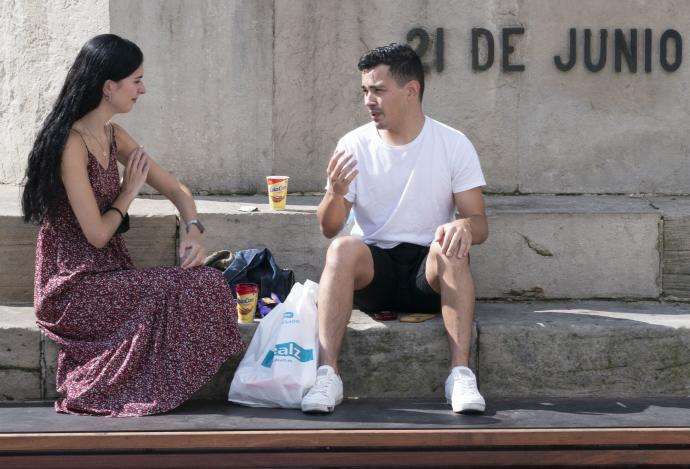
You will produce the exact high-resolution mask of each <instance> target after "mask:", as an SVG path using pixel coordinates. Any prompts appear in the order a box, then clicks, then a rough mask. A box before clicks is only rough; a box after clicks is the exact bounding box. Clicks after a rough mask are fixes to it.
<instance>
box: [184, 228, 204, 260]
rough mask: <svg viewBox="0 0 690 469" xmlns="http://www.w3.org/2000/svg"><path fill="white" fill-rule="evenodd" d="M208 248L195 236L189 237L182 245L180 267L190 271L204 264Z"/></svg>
mask: <svg viewBox="0 0 690 469" xmlns="http://www.w3.org/2000/svg"><path fill="white" fill-rule="evenodd" d="M205 258H206V248H204V244H203V243H202V242H201V238H200V237H198V236H194V235H191V234H189V235H187V237H186V238H185V239H184V240H183V241H182V242H181V243H180V265H181V267H182V268H183V269H190V268H192V267H196V266H198V265H201V264H203V263H204V259H205Z"/></svg>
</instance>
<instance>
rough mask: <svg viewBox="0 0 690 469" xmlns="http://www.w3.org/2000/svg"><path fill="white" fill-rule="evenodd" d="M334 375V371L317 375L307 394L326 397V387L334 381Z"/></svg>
mask: <svg viewBox="0 0 690 469" xmlns="http://www.w3.org/2000/svg"><path fill="white" fill-rule="evenodd" d="M336 376H337V375H336V374H335V373H332V374H329V375H320V376H317V377H316V382H315V383H314V386H312V388H311V389H310V390H309V394H311V395H318V396H321V397H325V398H328V397H329V395H328V389H329V388H330V387H331V385H332V384H333V382H334V381H335V378H336Z"/></svg>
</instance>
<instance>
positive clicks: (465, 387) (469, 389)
mask: <svg viewBox="0 0 690 469" xmlns="http://www.w3.org/2000/svg"><path fill="white" fill-rule="evenodd" d="M453 383H454V386H458V385H460V391H461V392H462V393H463V394H476V393H477V392H478V390H477V385H476V383H475V380H474V379H472V376H469V375H466V374H464V373H455V376H453Z"/></svg>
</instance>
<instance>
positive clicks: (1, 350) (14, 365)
mask: <svg viewBox="0 0 690 469" xmlns="http://www.w3.org/2000/svg"><path fill="white" fill-rule="evenodd" d="M0 324H2V326H1V327H0V370H2V369H5V370H7V369H18V370H23V371H27V372H34V371H39V370H40V368H41V357H40V353H41V344H40V342H41V336H40V333H39V331H38V327H37V326H36V319H35V317H34V314H33V308H31V307H21V306H6V305H0ZM0 383H3V382H2V381H0ZM3 386H4V384H0V388H2V387H3Z"/></svg>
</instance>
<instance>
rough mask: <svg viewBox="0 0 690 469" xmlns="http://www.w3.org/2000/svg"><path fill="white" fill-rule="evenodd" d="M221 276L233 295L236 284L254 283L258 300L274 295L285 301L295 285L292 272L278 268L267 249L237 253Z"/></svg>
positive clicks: (246, 250) (245, 250)
mask: <svg viewBox="0 0 690 469" xmlns="http://www.w3.org/2000/svg"><path fill="white" fill-rule="evenodd" d="M223 275H224V276H225V279H226V280H227V281H228V285H230V288H232V291H233V293H234V291H235V285H237V284H238V283H256V284H257V285H259V298H264V297H270V296H271V293H275V294H276V295H278V298H280V301H285V298H286V297H287V296H288V293H290V289H291V288H292V285H294V283H295V274H294V273H293V272H292V270H289V269H281V268H280V267H278V264H277V263H276V260H275V258H274V257H273V254H271V251H269V250H268V248H263V249H244V250H242V251H237V252H236V253H235V258H234V259H233V260H232V263H231V264H230V266H229V267H228V268H227V269H226V270H225V272H223Z"/></svg>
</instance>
